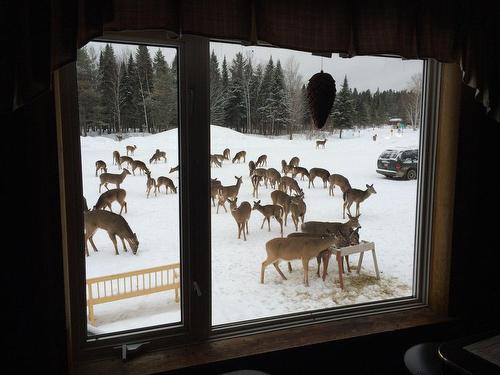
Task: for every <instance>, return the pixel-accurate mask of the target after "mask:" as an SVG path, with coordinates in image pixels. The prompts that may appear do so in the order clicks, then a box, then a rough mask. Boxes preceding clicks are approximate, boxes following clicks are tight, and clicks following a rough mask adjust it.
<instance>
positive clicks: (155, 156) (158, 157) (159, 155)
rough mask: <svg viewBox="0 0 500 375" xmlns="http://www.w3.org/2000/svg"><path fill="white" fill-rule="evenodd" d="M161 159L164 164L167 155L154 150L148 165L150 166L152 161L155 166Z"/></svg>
mask: <svg viewBox="0 0 500 375" xmlns="http://www.w3.org/2000/svg"><path fill="white" fill-rule="evenodd" d="M161 159H163V160H164V161H165V163H166V162H167V153H166V152H165V151H160V150H158V149H156V151H155V153H154V154H153V156H151V158H150V159H149V164H151V163H152V162H153V161H154V162H155V164H156V163H157V162H158V160H161Z"/></svg>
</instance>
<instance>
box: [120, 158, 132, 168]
mask: <svg viewBox="0 0 500 375" xmlns="http://www.w3.org/2000/svg"><path fill="white" fill-rule="evenodd" d="M133 161H134V159H132V158H131V157H130V156H125V155H123V156H120V159H119V162H118V168H119V169H122V164H123V163H127V167H128V168H130V164H131V163H132V162H133Z"/></svg>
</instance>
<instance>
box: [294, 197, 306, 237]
mask: <svg viewBox="0 0 500 375" xmlns="http://www.w3.org/2000/svg"><path fill="white" fill-rule="evenodd" d="M306 210H307V206H306V204H305V202H304V199H303V198H302V197H301V196H295V197H292V199H291V201H290V213H291V214H292V221H293V223H294V224H295V230H299V220H301V221H302V224H303V223H304V217H305V215H306Z"/></svg>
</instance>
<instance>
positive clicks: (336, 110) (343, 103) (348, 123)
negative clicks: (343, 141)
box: [332, 75, 354, 138]
mask: <svg viewBox="0 0 500 375" xmlns="http://www.w3.org/2000/svg"><path fill="white" fill-rule="evenodd" d="M353 117H354V110H353V103H352V99H351V91H350V90H349V83H348V82H347V75H346V76H345V77H344V82H343V84H342V88H341V89H340V91H339V92H338V93H337V96H336V98H335V102H334V103H333V108H332V119H333V126H334V128H337V129H340V138H342V131H343V130H344V129H350V128H352V126H353Z"/></svg>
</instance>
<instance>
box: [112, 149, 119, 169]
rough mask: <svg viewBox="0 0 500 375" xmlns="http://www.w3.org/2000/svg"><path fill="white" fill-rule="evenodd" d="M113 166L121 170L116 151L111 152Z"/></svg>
mask: <svg viewBox="0 0 500 375" xmlns="http://www.w3.org/2000/svg"><path fill="white" fill-rule="evenodd" d="M113 165H119V166H120V168H121V163H120V153H119V152H118V151H113Z"/></svg>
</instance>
